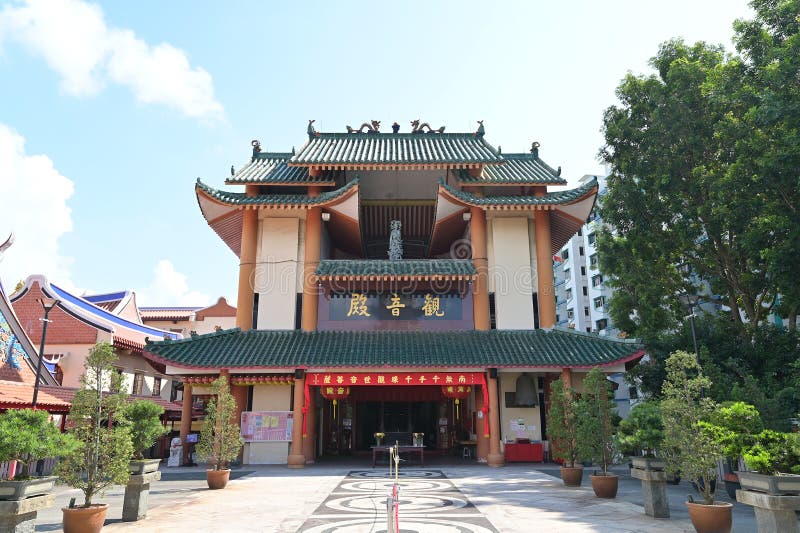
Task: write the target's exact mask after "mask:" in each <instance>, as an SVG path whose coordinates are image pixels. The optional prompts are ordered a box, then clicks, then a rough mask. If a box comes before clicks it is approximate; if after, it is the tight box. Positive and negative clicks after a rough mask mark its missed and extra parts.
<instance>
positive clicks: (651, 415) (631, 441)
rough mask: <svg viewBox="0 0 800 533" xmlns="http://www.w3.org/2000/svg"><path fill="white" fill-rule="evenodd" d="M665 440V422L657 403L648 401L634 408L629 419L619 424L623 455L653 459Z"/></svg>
mask: <svg viewBox="0 0 800 533" xmlns="http://www.w3.org/2000/svg"><path fill="white" fill-rule="evenodd" d="M663 440H664V422H663V420H662V419H661V408H660V406H659V404H658V402H657V401H655V400H647V401H644V402H639V403H637V404H636V405H634V406H633V409H631V412H630V413H628V417H627V418H626V419H624V420H622V421H621V422H620V423H619V431H618V432H617V442H618V443H619V447H620V451H621V452H622V453H627V454H632V455H637V454H639V453H641V452H644V455H645V457H653V456H654V455H655V452H656V450H657V449H659V448H660V447H661V443H662V442H663Z"/></svg>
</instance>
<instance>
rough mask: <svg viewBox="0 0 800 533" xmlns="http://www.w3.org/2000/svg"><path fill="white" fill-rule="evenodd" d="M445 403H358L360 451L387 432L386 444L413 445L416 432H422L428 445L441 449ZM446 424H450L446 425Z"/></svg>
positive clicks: (357, 444)
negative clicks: (440, 428)
mask: <svg viewBox="0 0 800 533" xmlns="http://www.w3.org/2000/svg"><path fill="white" fill-rule="evenodd" d="M440 410H442V402H439V401H427V402H375V401H365V402H359V403H358V404H356V418H357V419H358V421H359V424H358V427H357V428H356V443H355V448H356V449H357V450H369V449H370V447H371V446H372V445H374V444H375V434H376V433H379V432H380V433H384V434H385V437H384V439H383V443H384V444H389V445H391V444H394V443H395V441H398V442H400V443H401V444H411V443H412V440H413V434H414V433H422V434H424V436H423V442H424V443H425V446H426V447H427V448H437V447H438V445H437V439H436V435H437V431H438V430H437V422H438V421H439V416H438V415H439V411H440ZM445 427H446V426H445Z"/></svg>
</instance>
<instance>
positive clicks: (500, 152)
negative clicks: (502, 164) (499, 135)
mask: <svg viewBox="0 0 800 533" xmlns="http://www.w3.org/2000/svg"><path fill="white" fill-rule="evenodd" d="M497 153H498V154H499V155H503V147H502V146H500V145H499V144H498V145H497Z"/></svg>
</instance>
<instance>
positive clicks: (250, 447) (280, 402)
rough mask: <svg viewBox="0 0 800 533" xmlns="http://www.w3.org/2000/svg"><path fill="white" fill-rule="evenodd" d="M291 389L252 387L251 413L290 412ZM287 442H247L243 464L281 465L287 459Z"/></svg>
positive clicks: (272, 386)
mask: <svg viewBox="0 0 800 533" xmlns="http://www.w3.org/2000/svg"><path fill="white" fill-rule="evenodd" d="M291 392H292V388H291V387H287V386H279V385H269V386H255V387H253V411H289V410H291V407H290V405H289V404H290V401H291ZM290 445H291V443H289V442H248V443H245V445H244V452H243V454H242V457H243V462H244V464H250V465H259V464H282V465H285V464H286V463H287V459H288V457H289V446H290Z"/></svg>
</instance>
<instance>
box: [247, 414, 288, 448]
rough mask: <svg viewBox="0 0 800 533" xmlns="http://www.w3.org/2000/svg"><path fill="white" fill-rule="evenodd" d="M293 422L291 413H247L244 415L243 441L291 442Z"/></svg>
mask: <svg viewBox="0 0 800 533" xmlns="http://www.w3.org/2000/svg"><path fill="white" fill-rule="evenodd" d="M293 422H294V413H292V412H291V411H245V412H243V413H242V426H241V432H242V440H244V441H245V442H291V441H292V426H293Z"/></svg>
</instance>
